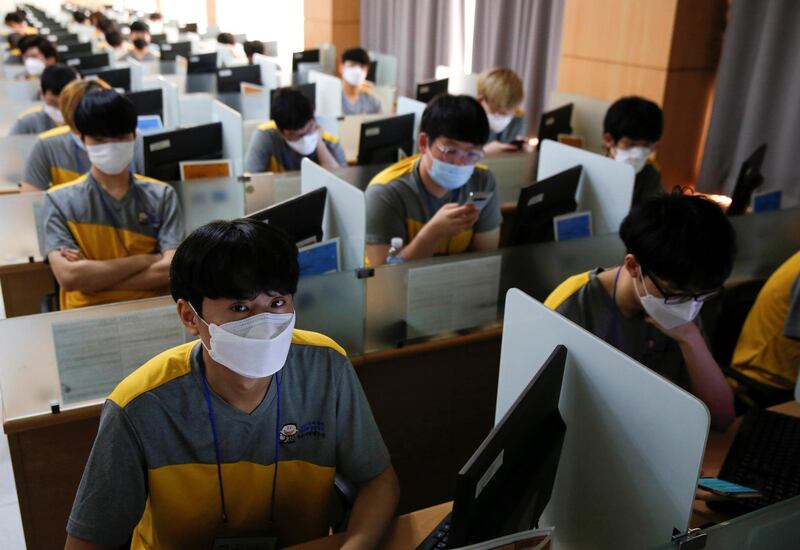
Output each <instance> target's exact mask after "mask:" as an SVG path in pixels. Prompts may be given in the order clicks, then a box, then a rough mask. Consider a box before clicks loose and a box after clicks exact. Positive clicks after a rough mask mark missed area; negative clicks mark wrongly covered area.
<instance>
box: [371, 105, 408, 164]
mask: <svg viewBox="0 0 800 550" xmlns="http://www.w3.org/2000/svg"><path fill="white" fill-rule="evenodd" d="M399 149H402V150H403V152H404V153H405V154H406V155H411V154H412V152H413V151H414V114H413V113H408V114H406V115H399V116H393V117H390V118H383V119H381V120H375V121H372V122H364V123H362V124H361V132H360V135H359V140H358V164H362V165H363V164H385V163H393V162H397V160H398V158H397V157H398V150H399Z"/></svg>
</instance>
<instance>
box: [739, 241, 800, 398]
mask: <svg viewBox="0 0 800 550" xmlns="http://www.w3.org/2000/svg"><path fill="white" fill-rule="evenodd" d="M732 363H733V365H732V366H733V368H734V369H735V370H737V371H739V372H741V373H742V374H743V375H745V376H747V377H748V378H751V379H753V380H754V381H755V382H756V385H757V386H758V385H764V386H766V389H776V390H784V392H780V391H774V392H770V393H773V394H778V395H780V394H781V393H783V394H784V396H786V393H787V390H793V389H794V387H795V384H796V382H797V374H798V370H799V369H800V252H797V253H796V254H795V255H794V256H792V257H791V258H789V259H788V260H786V262H785V263H784V264H783V265H782V266H780V267H779V268H778V269H777V270H776V271H775V273H773V274H772V275H771V276H770V278H769V279H768V280H767V282H766V284H765V285H764V287H763V288H762V289H761V291H760V292H759V293H758V298H757V299H756V301H755V304H753V307H752V309H751V310H750V313H749V314H748V315H747V320H746V321H745V323H744V326H743V327H742V332H741V334H740V335H739V341H738V342H737V343H736V350H735V351H734V354H733V361H732ZM789 398H790V397H788V396H786V399H784V401H785V400H788V399H789Z"/></svg>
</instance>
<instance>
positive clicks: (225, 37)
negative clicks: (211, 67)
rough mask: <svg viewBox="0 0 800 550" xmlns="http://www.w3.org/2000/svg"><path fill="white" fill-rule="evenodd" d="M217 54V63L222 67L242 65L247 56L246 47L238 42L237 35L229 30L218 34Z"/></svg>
mask: <svg viewBox="0 0 800 550" xmlns="http://www.w3.org/2000/svg"><path fill="white" fill-rule="evenodd" d="M217 56H218V62H217V64H218V65H219V66H220V67H230V66H231V65H241V64H243V63H244V60H245V58H246V56H245V54H244V49H243V48H242V46H241V45H239V44H237V43H236V37H234V36H233V35H232V34H231V33H229V32H221V33H219V34H218V35H217Z"/></svg>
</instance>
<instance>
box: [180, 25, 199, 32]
mask: <svg viewBox="0 0 800 550" xmlns="http://www.w3.org/2000/svg"><path fill="white" fill-rule="evenodd" d="M180 30H181V32H195V33H196V32H197V23H186V24H185V25H184V26H183V27H181V29H180Z"/></svg>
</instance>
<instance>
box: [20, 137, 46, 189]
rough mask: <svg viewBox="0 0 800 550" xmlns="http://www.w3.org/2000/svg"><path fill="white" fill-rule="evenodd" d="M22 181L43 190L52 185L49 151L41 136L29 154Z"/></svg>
mask: <svg viewBox="0 0 800 550" xmlns="http://www.w3.org/2000/svg"><path fill="white" fill-rule="evenodd" d="M22 181H24V182H26V183H30V184H31V185H33V186H34V187H36V188H37V189H41V190H42V191H44V190H46V189H47V188H48V187H50V182H51V181H52V180H51V175H50V162H49V160H48V159H47V151H46V150H45V146H44V142H43V141H42V139H41V138H39V139H37V140H36V143H35V144H34V145H33V150H32V151H31V154H30V156H28V162H27V163H26V164H25V174H24V175H23V177H22Z"/></svg>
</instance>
